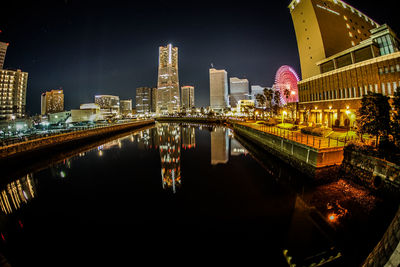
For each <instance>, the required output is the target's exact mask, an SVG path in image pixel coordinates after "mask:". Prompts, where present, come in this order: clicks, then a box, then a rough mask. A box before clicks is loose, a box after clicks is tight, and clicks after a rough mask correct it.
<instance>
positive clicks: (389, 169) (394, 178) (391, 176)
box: [339, 147, 400, 198]
mask: <svg viewBox="0 0 400 267" xmlns="http://www.w3.org/2000/svg"><path fill="white" fill-rule="evenodd" d="M343 155H344V158H343V162H342V165H341V166H340V172H339V174H340V176H342V177H343V178H346V179H350V180H353V181H355V182H357V183H359V184H362V185H364V186H366V187H368V188H369V189H372V190H373V191H375V192H377V193H382V194H385V195H390V196H392V197H397V198H398V196H400V194H399V193H400V166H398V165H396V164H394V163H391V162H388V161H386V160H384V159H380V158H376V157H373V156H369V155H365V154H364V153H362V152H360V151H357V150H355V149H353V148H351V147H346V148H345V149H344V154H343Z"/></svg>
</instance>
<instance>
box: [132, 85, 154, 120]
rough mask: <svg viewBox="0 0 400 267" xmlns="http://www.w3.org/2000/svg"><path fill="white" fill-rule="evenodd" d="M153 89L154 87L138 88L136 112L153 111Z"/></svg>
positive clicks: (145, 112)
mask: <svg viewBox="0 0 400 267" xmlns="http://www.w3.org/2000/svg"><path fill="white" fill-rule="evenodd" d="M153 91H154V88H150V87H139V88H136V112H137V113H138V114H147V113H150V112H152V101H153V100H154V99H153Z"/></svg>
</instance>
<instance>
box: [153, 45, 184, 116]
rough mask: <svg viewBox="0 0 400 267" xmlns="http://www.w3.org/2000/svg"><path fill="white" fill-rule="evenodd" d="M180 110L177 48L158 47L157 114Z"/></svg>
mask: <svg viewBox="0 0 400 267" xmlns="http://www.w3.org/2000/svg"><path fill="white" fill-rule="evenodd" d="M179 108H180V97H179V78H178V47H173V46H172V44H168V45H167V46H160V48H159V60H158V82H157V114H160V113H164V114H165V113H175V112H178V111H179Z"/></svg>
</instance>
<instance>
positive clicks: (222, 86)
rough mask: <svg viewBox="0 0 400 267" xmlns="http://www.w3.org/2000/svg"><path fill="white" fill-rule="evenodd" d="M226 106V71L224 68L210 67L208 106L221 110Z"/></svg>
mask: <svg viewBox="0 0 400 267" xmlns="http://www.w3.org/2000/svg"><path fill="white" fill-rule="evenodd" d="M227 106H228V73H227V72H226V70H216V69H214V68H211V69H210V107H211V109H213V110H223V109H224V108H226V107H227Z"/></svg>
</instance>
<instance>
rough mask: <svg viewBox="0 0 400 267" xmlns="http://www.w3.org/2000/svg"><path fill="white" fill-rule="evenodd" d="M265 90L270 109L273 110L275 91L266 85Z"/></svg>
mask: <svg viewBox="0 0 400 267" xmlns="http://www.w3.org/2000/svg"><path fill="white" fill-rule="evenodd" d="M263 92H264V96H265V100H266V101H267V102H268V104H269V109H270V110H271V108H272V98H273V94H274V91H272V89H271V88H267V87H266V88H264V90H263Z"/></svg>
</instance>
